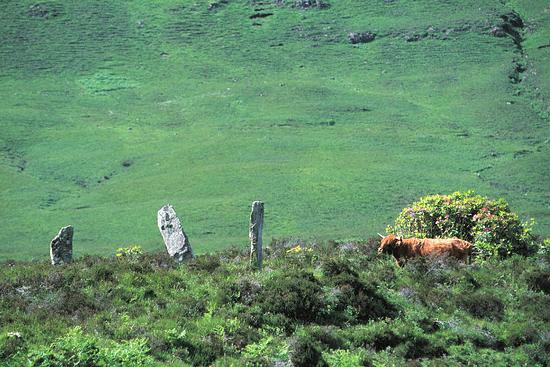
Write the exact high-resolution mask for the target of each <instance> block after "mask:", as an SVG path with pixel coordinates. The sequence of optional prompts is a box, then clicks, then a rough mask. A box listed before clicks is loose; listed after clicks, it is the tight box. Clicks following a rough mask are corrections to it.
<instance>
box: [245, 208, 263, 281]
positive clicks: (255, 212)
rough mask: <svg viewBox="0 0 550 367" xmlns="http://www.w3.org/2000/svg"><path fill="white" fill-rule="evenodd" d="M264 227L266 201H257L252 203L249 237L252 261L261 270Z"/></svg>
mask: <svg viewBox="0 0 550 367" xmlns="http://www.w3.org/2000/svg"><path fill="white" fill-rule="evenodd" d="M263 227H264V203H263V202H261V201H255V202H253V203H252V212H251V213H250V227H249V231H248V237H249V238H250V262H251V263H252V264H253V265H255V266H256V267H257V268H258V269H259V270H261V269H262V261H263V250H262V231H263Z"/></svg>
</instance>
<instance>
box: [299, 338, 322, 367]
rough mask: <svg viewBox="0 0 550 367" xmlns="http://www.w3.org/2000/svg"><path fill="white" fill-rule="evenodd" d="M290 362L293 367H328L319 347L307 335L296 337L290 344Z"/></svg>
mask: <svg viewBox="0 0 550 367" xmlns="http://www.w3.org/2000/svg"><path fill="white" fill-rule="evenodd" d="M290 360H291V361H292V364H293V365H294V366H295V367H328V364H327V362H326V361H325V360H324V359H323V353H322V351H321V348H320V347H319V345H318V344H317V343H316V342H315V340H314V339H313V338H312V337H311V336H309V335H307V334H306V335H298V336H297V337H296V338H295V339H294V340H293V342H292V348H291V353H290Z"/></svg>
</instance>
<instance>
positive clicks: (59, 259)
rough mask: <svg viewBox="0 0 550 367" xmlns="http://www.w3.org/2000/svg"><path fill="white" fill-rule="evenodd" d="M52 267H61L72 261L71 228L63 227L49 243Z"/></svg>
mask: <svg viewBox="0 0 550 367" xmlns="http://www.w3.org/2000/svg"><path fill="white" fill-rule="evenodd" d="M50 258H51V259H52V265H63V264H67V263H70V262H71V261H73V226H67V227H63V228H61V229H60V230H59V233H58V234H57V236H55V237H54V238H53V240H52V242H51V243H50Z"/></svg>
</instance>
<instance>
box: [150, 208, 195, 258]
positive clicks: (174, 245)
mask: <svg viewBox="0 0 550 367" xmlns="http://www.w3.org/2000/svg"><path fill="white" fill-rule="evenodd" d="M157 223H158V226H159V231H160V234H161V235H162V238H163V239H164V244H165V245H166V251H168V254H169V255H170V256H171V257H172V258H174V259H175V260H176V261H178V262H182V261H185V260H188V259H192V258H193V250H192V249H191V244H190V243H189V238H188V237H187V235H186V234H185V232H184V231H183V228H182V227H181V222H180V220H179V218H178V217H177V216H176V211H175V210H174V208H173V207H172V205H170V204H168V205H165V206H163V207H162V208H160V210H159V211H158V215H157Z"/></svg>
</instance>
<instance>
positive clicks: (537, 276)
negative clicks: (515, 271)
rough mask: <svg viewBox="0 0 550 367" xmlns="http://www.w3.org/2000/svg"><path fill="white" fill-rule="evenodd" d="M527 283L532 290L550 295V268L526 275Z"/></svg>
mask: <svg viewBox="0 0 550 367" xmlns="http://www.w3.org/2000/svg"><path fill="white" fill-rule="evenodd" d="M526 281H527V284H528V286H529V288H530V289H532V290H534V291H537V292H544V293H545V294H550V266H545V267H543V268H537V269H534V270H532V271H530V272H529V273H528V274H526Z"/></svg>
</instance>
